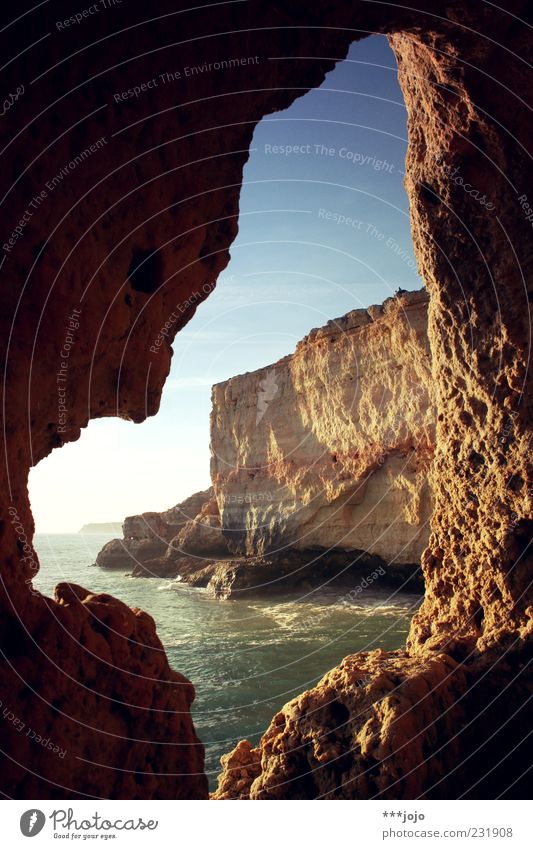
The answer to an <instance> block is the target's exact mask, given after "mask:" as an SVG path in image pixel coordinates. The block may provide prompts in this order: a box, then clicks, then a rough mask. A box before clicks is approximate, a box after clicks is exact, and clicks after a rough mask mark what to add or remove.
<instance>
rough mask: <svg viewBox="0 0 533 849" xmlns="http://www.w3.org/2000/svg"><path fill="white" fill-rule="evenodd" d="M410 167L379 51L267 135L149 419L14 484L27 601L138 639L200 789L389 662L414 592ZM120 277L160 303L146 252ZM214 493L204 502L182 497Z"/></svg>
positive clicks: (377, 41)
mask: <svg viewBox="0 0 533 849" xmlns="http://www.w3.org/2000/svg"><path fill="white" fill-rule="evenodd" d="M406 146H407V131H406V111H405V106H404V103H403V99H402V95H401V92H400V89H399V86H398V82H397V69H396V65H395V60H394V56H393V54H392V52H391V50H390V48H389V46H388V44H387V42H386V39H385V38H384V37H372V38H368V39H366V40H365V41H363V42H360V43H358V44H356V45H354V46H353V47H352V49H351V50H350V53H349V56H348V58H347V60H346V61H344V62H340V63H339V64H338V65H337V67H336V68H335V69H334V70H333V71H332V72H330V73H329V74H328V75H327V77H326V79H325V81H324V83H323V85H322V86H321V87H320V88H318V89H316V90H313V91H311V92H309V93H308V94H307V95H305V96H304V97H300V98H298V99H297V100H296V101H295V102H294V103H293V105H292V106H291V107H290V108H289V109H287V110H285V111H284V112H279V113H275V114H273V115H270V116H268V117H266V118H265V119H263V120H262V121H261V122H260V124H259V125H258V126H257V128H256V130H255V133H254V138H253V142H252V150H251V154H250V158H249V160H248V162H247V165H246V167H245V172H244V183H243V188H242V192H241V198H240V215H239V235H238V237H237V239H236V241H235V242H234V244H233V245H231V262H230V264H229V265H228V267H227V269H226V270H225V271H224V272H223V273H222V274H221V275H220V277H219V280H218V282H217V286H216V289H215V290H214V291H213V292H212V293H211V294H210V295H209V297H208V298H207V300H205V301H204V302H203V303H202V304H201V305H200V306H199V307H198V309H197V311H196V314H195V315H194V318H193V319H192V320H191V321H190V322H189V324H188V325H187V326H186V327H185V328H184V329H183V330H181V331H180V333H179V334H178V335H177V337H176V339H175V341H174V343H173V348H174V356H173V360H172V369H171V372H170V375H169V377H168V379H167V382H166V385H165V388H164V391H163V397H162V401H161V407H160V410H159V413H158V415H157V416H156V417H155V418H150V419H148V420H147V421H146V422H144V423H143V425H142V427H139V426H137V425H134V424H132V423H130V422H126V421H123V420H119V419H99V420H95V421H92V422H90V424H89V426H88V427H87V428H86V430H85V431H84V432H83V434H82V438H81V439H80V440H79V442H76V443H71V444H67V445H65V447H64V448H63V450H61V451H54V452H53V453H52V454H51V455H50V456H49V457H48V458H46V459H45V460H43V461H42V462H41V463H40V464H39V465H38V466H37V467H36V468H35V469H33V470H32V473H31V476H30V492H31V501H32V507H33V512H34V516H35V520H36V530H37V534H36V538H35V543H36V548H37V551H38V553H39V558H40V562H41V571H40V573H39V574H38V576H37V577H36V580H35V585H36V587H37V588H39V589H40V590H41V591H43V592H45V593H47V594H52V593H53V589H54V586H55V585H56V584H57V583H59V582H60V581H71V582H73V583H77V584H80V585H82V586H85V587H87V588H89V589H90V590H91V591H93V592H102V593H108V594H110V595H112V596H115V597H117V598H119V599H121V600H122V601H124V602H125V603H126V604H128V605H130V606H135V607H140V608H142V609H145V610H146V611H148V612H149V613H150V614H151V615H152V616H153V617H154V618H155V620H156V624H157V629H158V634H159V637H160V638H161V640H162V643H163V645H164V647H165V650H166V652H167V654H168V657H169V660H170V663H171V665H172V666H173V667H174V668H175V669H177V670H178V671H180V672H182V673H183V674H185V675H187V676H188V677H189V678H190V679H191V680H192V681H193V683H194V685H195V688H196V694H197V695H196V700H195V703H194V705H193V716H194V719H195V723H196V727H197V731H198V734H199V736H200V738H201V739H202V741H203V742H204V743H205V744H206V758H207V760H206V770H207V772H208V773H209V775H210V778H211V779H213V778H214V776H215V775H216V774H217V773H218V771H219V757H220V755H221V754H223V753H225V752H228V751H229V750H231V749H232V748H233V746H234V745H235V743H236V741H238V740H240V739H242V738H248V739H250V740H251V741H252V742H253V743H254V744H255V743H257V741H258V739H259V736H260V735H261V733H262V732H263V731H264V730H265V728H266V727H267V725H268V723H269V722H270V720H271V718H272V716H273V715H274V714H275V713H276V711H278V710H279V709H280V708H281V707H282V705H283V704H284V703H285V702H287V701H288V700H289V699H290V698H292V697H293V696H295V695H297V694H298V693H300V692H302V691H303V690H305V689H308V688H309V687H311V686H313V684H314V683H315V682H316V681H317V680H318V679H319V678H320V677H321V676H322V675H323V674H324V673H325V672H326V671H327V670H328V669H330V668H331V667H332V666H334V665H335V664H337V663H338V662H339V661H340V660H341V659H342V658H343V657H345V656H346V655H348V654H350V653H353V652H356V651H359V650H371V649H375V648H378V647H380V648H384V649H394V648H397V647H399V646H400V645H402V644H403V642H404V641H405V637H406V634H407V631H408V628H409V623H410V619H411V616H412V614H413V612H414V611H415V610H416V608H417V606H418V604H419V601H420V596H421V593H422V592H423V589H422V586H421V578H420V569H419V565H418V564H419V563H420V554H421V551H422V549H423V547H424V544H425V540H426V539H427V535H428V532H429V519H430V515H431V493H430V492H429V488H428V485H427V482H426V481H425V478H424V473H425V471H427V467H428V464H429V462H430V459H431V449H432V445H431V444H430V441H428V438H427V434H428V433H431V427H432V425H431V412H429V413H428V404H429V403H430V402H429V401H428V397H427V386H426V381H428V380H429V379H430V374H429V370H428V369H430V363H429V359H430V358H429V356H428V352H429V345H428V343H427V335H426V313H427V303H426V301H425V300H424V293H423V292H420V291H419V290H421V286H422V284H421V280H420V278H419V277H418V274H417V271H416V263H415V260H414V256H413V251H412V245H411V241H410V231H409V215H408V205H407V198H406V196H405V192H404V188H403V183H402V180H403V170H404V159H405V152H406ZM225 233H226V228H225V225H224V223H223V222H222V223H221V224H219V225H217V228H216V230H214V231H209V233H208V234H207V235H206V238H205V241H204V244H203V247H202V248H201V255H200V257H199V261H200V263H201V262H202V261H205V260H202V256H205V255H206V254H209V253H211V252H212V251H214V250H217V244H218V241H219V239H223V240H224V239H225V238H226V237H225ZM213 234H215V235H213ZM215 236H216V238H215ZM222 247H223V249H224V250H225V249H226V247H227V245H226V243H224V244H223V246H222ZM178 271H179V269H178ZM127 278H128V280H129V283H130V285H131V288H132V289H133V290H134V291H136V292H141V293H144V294H147V295H150V294H153V293H155V292H157V290H159V289H160V287H164V286H165V280H164V279H163V275H162V261H161V257H160V255H159V254H158V253H157V251H154V250H145V249H140V248H139V249H138V250H135V251H134V252H133V256H132V258H131V263H130V267H129V270H128V274H127ZM414 291H418V295H412V294H411V293H413V292H414ZM156 297H157V296H156ZM124 298H125V303H126V304H128V306H132V299H131V296H130V295H129V294H128V293H126V294H125V295H124ZM133 300H135V299H133ZM384 302H386V303H385V306H382V304H383V303H384ZM369 328H371V331H370V330H369ZM304 339H305V341H302V340H304ZM391 340H392V342H391ZM297 345H298V349H297V352H296V353H295V354H294V355H292V354H293V352H294V351H295V348H296V346H297ZM417 352H419V354H420V357H419V359H417V356H418V353H417ZM289 355H292V356H291V357H289ZM139 367H141V363H139ZM143 368H144V364H143ZM237 375H242V377H239V378H237V379H236V380H233V381H232V382H231V384H226V385H225V386H223V387H220V384H221V383H224V382H226V381H228V380H230V378H234V377H235V376H237ZM214 385H215V389H214V390H213V400H212V398H211V392H212V386H214ZM216 385H218V388H217V386H216ZM406 387H407V389H406ZM212 407H213V409H212ZM210 416H211V431H210ZM418 416H420V417H422V418H423V419H424V422H425V425H424V428H420V427H418V424H419V422H418V419H417V417H418ZM428 421H429V425H428ZM420 432H424V433H425V434H426V438H425V441H424V444H423V445H422V444H420V443H419V442H417V441H416V439H415V436H414V434H420ZM413 439H415V441H414V442H413ZM411 445H413V446H414V449H415V450H414V452H413V451H410V450H406V447H405V446H411ZM413 454H414V455H415V456H413ZM424 464H425V465H424ZM210 467H211V475H212V479H211V477H210ZM212 482H214V483H215V485H216V487H217V491H216V496H217V499H216V501H214V500H213V496H211V495H204V496H199V497H195V499H191V498H190V496H191V495H192V494H193V493H198V492H199V491H205V490H207V489H208V488H209V487H210V486H211V484H212ZM413 493H414V496H413ZM179 504H181V508H180V509H177V508H176V509H169V508H173V505H179ZM126 516H129V517H135V518H132V519H130V520H128V521H127V522H126V524H125V526H124V532H123V531H122V528H121V525H122V522H123V521H124V518H125V517H126ZM220 522H221V523H222V529H223V532H222V531H221V529H220ZM112 539H118V540H120V541H119V542H117V543H116V545H115V547H114V548H113V546H112V547H111V549H109V552H108V555H106V557H107V559H106V558H105V557H104V559H103V560H102V561H101V562H102V563H103V565H102V566H99V567H95V566H94V565H93V564H94V563H95V562H96V559H97V557H98V556H99V554H100V552H101V551H102V548H103V547H104V545H105V544H107V543H109V541H110V540H112ZM228 539H229V540H230V543H231V546H232V549H231V550H230V548H228ZM254 558H255V559H254ZM213 564H218V567H219V568H218V572H217V574H215V572H214V571H213V569H212V567H213ZM208 567H209V568H208ZM252 567H253V570H252ZM201 569H203V570H204V571H205V570H207V573H209V574H208V576H207V578H206V577H205V575H204V577H203V578H202V577H201V576H198V575H196V573H197V572H198V571H199V570H201ZM209 569H211V572H209ZM251 570H252V571H251ZM132 571H133V572H135V574H136V575H137V577H135V578H134V579H133V578H129V577H127V576H128V575H130V574H131V573H132ZM191 576H192V578H193V579H194V580H192V578H191ZM195 576H196V577H195ZM191 580H192V582H191ZM208 582H209V583H208ZM207 583H208V586H206V584H207ZM228 595H230V598H229V600H224V597H227V596H228ZM95 626H96V627H97V628H98V630H99V631H100V632H101V633H102V634H103V635H104V636H105V632H106V627H107V626H105V625H104V624H103V623H101V622H100V623H98V624H96V623H95ZM360 680H361V682H362V683H361V686H363V684H364V678H361V679H360ZM332 711H336V713H335V716H334V717H333V718H334V719H335V718H336V719H337V720H338V723H342V722H344V721H346V719H347V716H346V708H344V707H343V706H342V705H340V704H339V705H338V706H337V707H332Z"/></svg>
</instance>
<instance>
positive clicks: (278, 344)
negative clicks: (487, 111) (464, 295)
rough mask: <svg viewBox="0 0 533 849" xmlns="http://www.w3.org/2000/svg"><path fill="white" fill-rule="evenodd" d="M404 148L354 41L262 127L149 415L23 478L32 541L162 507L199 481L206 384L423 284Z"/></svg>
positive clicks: (379, 60) (390, 80)
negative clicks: (234, 208)
mask: <svg viewBox="0 0 533 849" xmlns="http://www.w3.org/2000/svg"><path fill="white" fill-rule="evenodd" d="M295 73H296V74H297V68H296V69H295ZM296 78H297V76H296ZM406 147H407V131H406V111H405V105H404V102H403V98H402V94H401V92H400V89H399V86H398V81H397V71H396V63H395V59H394V56H393V54H392V52H391V50H390V48H389V46H388V44H387V41H386V39H385V37H383V36H377V37H372V38H369V39H366V40H365V41H363V42H359V43H358V44H355V45H353V46H352V48H351V50H350V53H349V56H348V58H347V60H346V61H345V62H342V63H340V64H339V65H337V67H336V68H335V70H334V71H332V72H331V73H330V74H328V76H327V77H326V80H325V82H324V84H323V85H322V86H321V87H320V88H319V89H316V90H314V91H311V92H309V93H308V94H306V95H305V96H304V97H302V98H300V99H298V100H297V101H296V102H295V103H294V104H293V105H292V106H291V107H290V108H289V109H287V110H286V111H285V112H280V113H276V114H274V115H271V116H269V117H268V118H266V119H264V120H263V121H262V122H261V123H260V124H259V125H258V127H257V128H256V131H255V134H254V139H253V143H252V151H251V155H250V159H249V161H248V163H247V166H246V169H245V175H244V176H245V179H244V185H243V189H242V194H241V214H240V220H239V235H238V237H237V239H236V241H235V243H234V244H233V246H232V249H231V257H232V258H231V262H230V264H229V266H228V268H227V269H226V271H225V272H224V273H223V274H222V275H221V276H220V278H219V281H218V284H217V288H216V290H215V291H214V293H213V294H211V295H210V296H209V298H208V299H207V300H206V301H205V302H204V303H203V304H201V305H200V307H199V308H198V310H197V312H196V315H195V316H194V318H193V320H192V321H191V322H190V323H189V324H188V325H187V327H186V328H185V329H184V330H183V331H182V332H181V333H180V334H178V336H177V338H176V340H175V342H174V345H173V347H174V352H175V353H174V358H173V363H172V370H171V373H170V376H169V378H168V381H167V384H166V386H165V389H164V392H163V400H162V403H161V409H160V412H159V414H158V415H157V416H156V417H155V418H152V419H149V420H148V421H147V422H145V423H143V424H142V425H134V424H132V423H130V422H124V421H121V420H118V419H102V420H98V421H94V422H91V423H90V424H89V427H88V428H87V429H86V430H85V432H84V433H83V434H82V437H81V439H80V440H79V441H78V442H76V443H72V444H70V445H66V446H65V447H64V448H62V449H61V450H55V451H54V452H53V453H52V454H51V455H50V456H49V457H48V458H46V459H45V460H43V461H42V462H41V463H40V464H39V465H38V466H37V467H36V468H35V469H34V470H32V472H31V475H30V498H31V502H32V506H33V512H34V516H35V520H36V527H37V531H38V532H39V531H40V532H69V531H77V530H78V529H79V528H80V527H81V526H82V525H83V524H84V523H86V522H97V521H117V520H119V521H121V520H122V519H123V518H124V516H126V515H130V514H132V513H138V512H142V511H145V510H163V509H166V508H167V507H170V506H171V505H172V504H175V503H177V502H179V501H180V500H181V499H183V498H185V497H187V496H188V495H190V494H191V493H192V492H195V491H196V490H198V489H203V488H205V487H207V486H209V411H210V406H211V403H210V394H211V386H212V384H213V383H217V382H219V381H221V380H225V379H227V378H229V377H231V376H232V375H234V374H241V373H243V372H246V371H253V370H254V369H256V368H260V367H261V366H265V365H268V364H269V363H272V362H274V361H275V360H277V359H278V358H279V357H282V356H284V355H285V354H287V353H289V352H291V351H292V350H293V349H294V347H295V344H296V342H297V341H298V340H299V339H301V338H302V336H304V335H305V334H306V333H308V332H309V330H310V329H311V328H312V327H319V326H320V325H322V324H325V323H326V322H327V321H328V320H329V319H331V318H336V317H337V316H340V315H343V314H344V313H345V312H348V310H351V309H356V308H358V307H366V306H368V305H369V304H374V303H380V302H381V301H383V299H384V298H386V297H389V296H390V295H391V294H393V292H394V291H395V289H397V288H398V286H401V287H402V288H405V289H417V288H420V286H421V285H422V282H421V280H420V278H419V277H418V275H417V272H416V266H415V262H414V257H413V251H412V243H411V238H410V228H409V218H408V206H407V197H406V195H405V191H404V188H403V169H404V160H405V153H406ZM73 468H75V469H76V474H77V486H76V489H75V491H74V493H71V497H70V498H69V502H68V503H65V499H64V497H63V496H64V489H63V486H62V484H61V481H62V480H65V475H66V474H68V475H69V477H71V473H72V469H73Z"/></svg>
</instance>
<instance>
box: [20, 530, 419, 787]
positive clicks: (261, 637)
mask: <svg viewBox="0 0 533 849" xmlns="http://www.w3.org/2000/svg"><path fill="white" fill-rule="evenodd" d="M110 538H111V537H110V535H109V534H37V535H36V536H35V539H34V545H35V549H36V551H37V553H38V555H39V560H40V564H41V569H40V572H39V574H38V575H37V577H36V579H35V580H34V586H35V587H36V588H37V589H39V590H40V591H41V592H42V593H44V594H46V595H53V592H54V587H55V586H56V584H58V583H59V582H61V581H70V582H72V583H76V584H80V585H81V586H83V587H85V588H87V589H88V590H90V591H91V592H104V593H110V594H111V595H113V596H116V597H117V598H119V599H121V600H122V601H124V602H125V603H126V604H128V605H130V606H131V607H140V608H142V609H143V610H146V611H147V612H148V613H149V614H150V615H151V616H153V618H154V619H155V622H156V624H157V631H158V634H159V638H160V639H161V641H162V643H163V645H164V646H165V649H166V652H167V655H168V659H169V663H170V665H171V666H172V667H173V668H174V669H175V670H177V671H178V672H181V673H182V674H183V675H186V676H187V678H189V679H190V680H191V681H192V682H193V684H194V686H195V689H196V699H195V701H194V703H193V707H192V712H193V719H194V723H195V726H196V730H197V733H198V736H199V737H200V739H201V740H202V742H203V743H204V745H205V747H206V772H207V774H208V776H209V781H210V786H211V788H214V787H215V786H216V776H217V775H218V773H219V772H220V757H221V755H223V754H225V753H227V752H229V751H231V749H233V747H234V746H235V745H236V743H237V742H238V741H239V740H242V739H243V738H247V739H248V740H250V741H251V742H252V743H253V744H254V745H255V744H257V742H258V740H259V738H260V737H261V734H262V733H263V732H264V731H265V730H266V728H267V727H268V725H269V723H270V720H271V719H272V717H273V716H274V714H275V713H276V712H277V711H278V710H279V709H280V708H281V707H282V706H283V705H284V704H285V703H286V702H288V701H289V700H290V699H292V698H294V697H295V696H297V695H298V694H299V693H301V692H303V691H304V690H306V689H309V688H310V687H312V686H313V685H314V684H316V682H317V681H319V680H320V678H321V677H322V676H323V675H324V674H325V673H326V672H327V671H328V670H329V669H331V668H332V667H333V666H335V665H336V664H338V663H339V662H340V661H341V660H342V659H343V658H344V657H346V656H347V655H349V654H353V653H354V652H358V651H370V650H373V649H377V648H383V649H387V650H390V649H396V648H399V647H400V646H401V645H402V644H403V643H404V642H405V638H406V635H407V632H408V629H409V622H410V619H411V617H412V615H413V613H414V612H415V611H416V609H417V607H418V605H419V603H420V602H421V597H420V596H419V595H417V594H414V593H411V592H404V591H400V590H397V589H391V588H390V587H385V586H380V585H379V580H377V581H374V583H372V584H371V586H369V587H368V588H366V589H365V590H364V591H363V592H361V593H360V594H359V595H357V596H356V603H350V604H349V605H347V604H346V602H345V601H344V599H345V596H346V592H347V590H346V589H344V590H343V591H342V592H340V591H339V589H333V588H331V587H329V588H328V587H327V586H324V587H321V588H317V589H315V590H313V591H312V593H310V592H306V593H305V594H296V593H292V594H287V595H286V596H280V595H276V596H275V597H271V598H268V597H265V596H263V597H261V598H256V599H249V598H246V599H235V600H233V599H230V600H227V601H219V600H216V599H214V598H212V597H210V596H209V595H208V594H207V592H206V591H205V590H202V589H197V588H194V587H189V586H187V585H186V584H182V583H180V581H179V580H164V579H161V578H131V577H129V576H128V574H127V571H126V570H124V571H117V570H113V571H110V570H103V569H100V568H98V567H96V566H94V565H93V564H94V562H95V559H96V555H97V554H98V552H99V551H100V549H101V548H102V546H103V545H104V543H105V542H107V541H108V540H109V539H110ZM348 591H349V588H348Z"/></svg>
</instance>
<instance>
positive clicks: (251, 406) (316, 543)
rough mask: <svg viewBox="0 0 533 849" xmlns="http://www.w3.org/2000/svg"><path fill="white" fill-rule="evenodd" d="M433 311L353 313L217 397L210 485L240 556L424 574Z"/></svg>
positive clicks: (397, 307) (395, 308) (399, 302)
mask: <svg viewBox="0 0 533 849" xmlns="http://www.w3.org/2000/svg"><path fill="white" fill-rule="evenodd" d="M427 308H428V296H427V294H426V292H424V291H420V292H405V293H403V294H399V295H398V296H397V297H394V298H390V299H388V300H387V301H386V302H385V303H384V304H383V305H379V306H375V307H371V308H369V309H368V310H354V311H353V312H351V313H348V314H347V315H345V316H342V317H341V318H339V319H335V320H333V321H330V322H329V323H328V325H327V326H326V327H322V328H319V329H316V330H313V331H311V333H310V334H309V336H308V337H306V338H305V339H304V340H303V341H302V342H300V343H299V344H298V345H297V347H296V351H295V353H294V354H292V355H291V356H288V357H284V358H283V359H282V360H280V361H279V362H277V363H274V364H273V365H271V366H268V367H266V368H263V369H260V370H259V371H256V372H253V373H251V374H244V375H240V376H238V377H233V378H231V379H230V380H228V381H227V382H225V383H219V384H217V385H216V386H214V387H213V409H212V413H211V454H212V459H211V478H212V482H213V486H214V489H215V493H216V497H217V501H218V504H219V509H220V514H221V517H222V527H223V533H224V534H225V536H226V538H227V540H228V544H229V546H230V548H231V549H232V550H233V551H234V552H236V553H239V554H247V555H250V556H254V555H258V554H265V553H269V552H273V551H276V550H277V549H283V548H285V547H292V548H295V549H298V550H303V551H305V550H307V549H313V548H316V547H321V548H323V549H324V550H328V549H344V550H359V551H365V552H367V553H369V554H373V555H376V556H378V557H381V558H382V559H383V560H385V561H386V562H391V563H397V564H416V563H420V560H421V556H422V552H423V550H424V548H425V547H426V544H427V541H428V538H429V520H430V516H431V509H432V500H431V492H430V488H429V487H428V484H427V476H428V471H429V467H430V464H431V459H432V457H433V451H434V444H435V422H436V412H435V406H434V399H433V390H432V377H431V357H430V352H429V342H428V338H427Z"/></svg>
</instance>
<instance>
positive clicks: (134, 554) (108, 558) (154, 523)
mask: <svg viewBox="0 0 533 849" xmlns="http://www.w3.org/2000/svg"><path fill="white" fill-rule="evenodd" d="M212 498H213V491H212V489H209V490H205V491H202V492H195V493H194V495H191V496H189V498H186V499H185V500H184V501H182V502H180V504H176V506H175V507H171V508H170V509H169V510H165V511H163V512H162V513H157V512H148V513H141V514H139V515H138V516H127V517H126V519H124V522H123V525H122V534H123V536H122V539H112V540H110V541H109V542H106V544H105V545H104V546H103V548H102V550H101V551H99V552H98V555H97V557H96V565H97V566H101V567H102V568H103V569H134V568H136V567H137V566H140V565H142V564H143V563H146V562H147V561H148V560H153V559H154V558H155V557H161V556H163V555H164V554H165V552H166V550H167V548H168V546H169V544H170V543H171V540H173V539H174V537H177V535H178V534H179V533H180V531H181V530H182V529H183V528H184V526H186V525H188V524H189V523H190V522H191V520H192V519H194V518H195V517H196V515H197V514H198V513H199V512H200V510H201V509H202V507H203V506H204V504H205V503H206V502H208V501H209V500H210V499H212Z"/></svg>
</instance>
